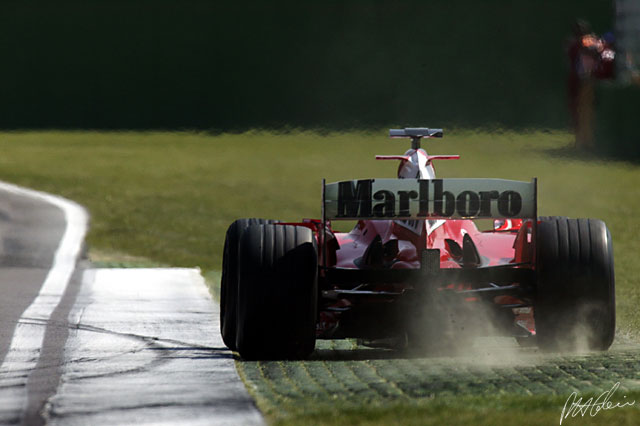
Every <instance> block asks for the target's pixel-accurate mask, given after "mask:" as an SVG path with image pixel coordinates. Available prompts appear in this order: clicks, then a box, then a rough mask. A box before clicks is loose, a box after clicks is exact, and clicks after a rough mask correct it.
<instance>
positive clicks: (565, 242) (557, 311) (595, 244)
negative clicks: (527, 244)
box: [534, 218, 616, 351]
mask: <svg viewBox="0 0 640 426" xmlns="http://www.w3.org/2000/svg"><path fill="white" fill-rule="evenodd" d="M536 244H537V257H536V259H537V260H536V264H537V274H538V282H537V294H536V300H535V304H534V318H535V323H536V341H537V343H538V346H539V347H540V348H541V349H544V350H550V351H559V350H560V351H580V350H607V349H608V348H609V346H611V343H612V342H613V338H614V334H615V318H616V314H615V276H614V268H613V246H612V241H611V234H610V232H609V230H608V229H607V226H606V225H605V224H604V222H602V221H601V220H597V219H566V218H549V219H546V220H543V221H542V222H541V223H540V224H539V225H538V231H537V240H536Z"/></svg>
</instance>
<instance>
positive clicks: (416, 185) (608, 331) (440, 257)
mask: <svg viewBox="0 0 640 426" xmlns="http://www.w3.org/2000/svg"><path fill="white" fill-rule="evenodd" d="M390 136H391V137H393V138H410V139H411V141H412V146H411V149H410V150H408V151H407V152H406V153H405V154H404V155H397V156H377V157H376V159H380V160H389V159H391V160H399V161H400V166H399V168H398V179H361V180H356V181H344V182H336V183H330V184H326V183H325V182H324V181H323V183H322V194H323V200H322V219H319V220H310V219H308V220H303V221H302V222H300V223H285V222H277V221H274V220H264V219H239V220H236V221H235V222H234V223H233V224H231V226H230V227H229V229H228V231H227V234H226V240H225V246H224V259H223V271H222V282H221V298H220V324H221V332H222V337H223V340H224V342H225V344H226V345H227V346H228V347H229V348H230V349H233V350H237V351H238V352H239V353H240V355H241V356H242V357H243V358H245V359H282V358H285V359H290V358H304V357H308V356H309V355H310V354H311V353H312V352H313V350H314V347H315V341H316V339H337V338H359V339H361V340H363V341H366V342H372V344H373V343H375V342H376V341H386V342H389V341H393V342H396V344H395V345H396V346H397V347H405V348H421V349H422V348H426V349H429V348H442V347H447V345H449V344H452V343H455V342H457V341H459V340H460V339H463V338H470V337H474V336H476V335H478V334H481V333H485V332H489V331H490V332H491V333H499V334H503V335H509V336H513V337H516V338H517V339H518V341H519V342H520V343H521V344H524V345H529V344H533V345H537V346H539V347H540V348H542V349H545V350H572V349H575V348H576V347H581V348H583V349H590V350H606V349H607V348H609V346H610V345H611V343H612V341H613V337H614V332H615V295H614V271H613V249H612V242H611V235H610V233H609V230H608V229H607V227H606V225H605V224H604V222H602V221H600V220H596V219H568V218H566V217H538V216H537V183H536V179H533V180H532V181H531V182H519V181H512V180H500V179H436V177H435V171H434V168H433V162H434V161H435V160H443V159H456V158H459V157H458V156H454V155H447V156H442V155H428V154H427V153H426V152H425V151H424V150H423V149H421V147H420V144H421V139H422V138H439V137H442V130H440V129H427V128H407V129H401V130H391V131H390ZM475 219H491V221H489V222H490V223H491V224H493V227H491V226H489V228H491V229H490V230H488V231H480V230H479V228H478V227H477V225H476V222H475V221H474V220H475ZM332 220H357V224H356V225H355V227H354V228H353V230H352V231H351V232H349V233H338V232H334V231H333V230H332V226H331V221H332ZM485 222H486V221H485ZM398 342H399V343H398ZM579 343H581V345H580V344H579Z"/></svg>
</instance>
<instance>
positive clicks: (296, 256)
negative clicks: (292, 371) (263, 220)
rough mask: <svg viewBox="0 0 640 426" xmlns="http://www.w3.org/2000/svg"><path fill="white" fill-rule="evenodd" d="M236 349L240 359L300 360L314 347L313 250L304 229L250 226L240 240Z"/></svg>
mask: <svg viewBox="0 0 640 426" xmlns="http://www.w3.org/2000/svg"><path fill="white" fill-rule="evenodd" d="M238 272H239V275H238V278H239V279H238V320H237V321H238V322H237V333H236V348H237V350H238V352H240V355H241V356H242V357H243V358H245V359H300V358H306V357H308V356H309V355H310V354H311V353H312V352H313V350H314V348H315V341H316V320H317V301H318V294H317V293H318V284H317V272H318V254H317V248H316V241H315V238H314V236H313V233H312V232H311V230H310V229H309V228H305V227H302V226H293V225H252V226H249V227H248V228H247V229H246V230H245V232H244V233H243V235H242V238H241V239H240V250H239V258H238Z"/></svg>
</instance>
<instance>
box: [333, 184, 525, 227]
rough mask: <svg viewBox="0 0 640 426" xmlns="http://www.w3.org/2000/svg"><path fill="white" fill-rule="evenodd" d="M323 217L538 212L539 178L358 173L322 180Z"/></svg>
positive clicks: (480, 215) (491, 216)
mask: <svg viewBox="0 0 640 426" xmlns="http://www.w3.org/2000/svg"><path fill="white" fill-rule="evenodd" d="M322 185H323V186H322V194H323V204H322V207H323V209H322V210H323V213H322V215H323V219H324V223H326V220H359V219H369V220H375V219H378V220H381V219H382V220H384V219H387V220H388V219H514V218H523V219H528V218H536V217H537V179H535V178H534V179H533V180H532V181H531V182H521V181H515V180H504V179H361V180H348V181H342V182H335V183H329V184H325V182H324V180H323V182H322Z"/></svg>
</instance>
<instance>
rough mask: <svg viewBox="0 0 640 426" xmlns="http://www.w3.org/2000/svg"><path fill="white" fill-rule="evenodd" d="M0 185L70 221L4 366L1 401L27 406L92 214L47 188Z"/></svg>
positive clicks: (0, 372) (0, 371)
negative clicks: (34, 372) (33, 376)
mask: <svg viewBox="0 0 640 426" xmlns="http://www.w3.org/2000/svg"><path fill="white" fill-rule="evenodd" d="M0 189H1V190H3V191H6V192H10V193H13V194H16V195H20V196H24V197H30V198H33V199H37V200H41V201H43V202H46V203H49V204H52V205H54V206H56V207H58V208H59V209H61V210H62V212H63V214H64V218H65V221H66V227H65V231H64V235H63V236H62V239H61V240H60V244H59V245H58V248H57V250H56V253H55V256H54V259H53V264H52V266H51V269H50V270H49V272H48V274H47V277H46V279H45V281H44V283H43V284H42V288H41V289H40V292H39V293H38V295H37V296H36V298H35V299H34V300H33V302H32V303H31V305H29V307H28V308H27V309H26V310H25V311H24V312H23V313H22V316H21V317H20V320H19V323H18V325H17V327H16V329H15V331H14V334H13V339H12V341H11V346H10V347H9V351H8V352H7V355H6V357H5V359H4V361H3V363H2V365H1V366H0V380H1V383H2V385H3V388H2V390H1V391H0V404H2V406H3V409H5V410H6V409H8V408H9V407H13V408H19V409H21V410H22V409H23V408H24V407H25V406H26V403H27V390H26V384H27V380H28V378H29V374H30V372H31V370H33V369H34V368H35V366H36V365H37V363H38V359H39V358H40V352H41V348H42V343H43V340H44V334H45V330H46V323H47V321H49V318H50V317H51V314H52V313H53V311H54V310H55V309H56V307H57V306H58V304H59V303H60V300H61V299H62V296H63V294H64V292H65V290H66V288H67V285H68V283H69V281H70V279H71V276H72V274H73V272H74V270H75V267H76V263H77V260H78V256H79V255H80V251H81V248H82V244H83V241H84V237H85V234H86V232H87V226H88V221H89V216H88V214H87V212H86V210H85V209H84V208H83V207H81V206H80V205H79V204H76V203H74V202H72V201H69V200H66V199H64V198H62V197H58V196H55V195H50V194H46V193H44V192H40V191H35V190H31V189H26V188H21V187H19V186H16V185H12V184H9V183H5V182H0Z"/></svg>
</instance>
